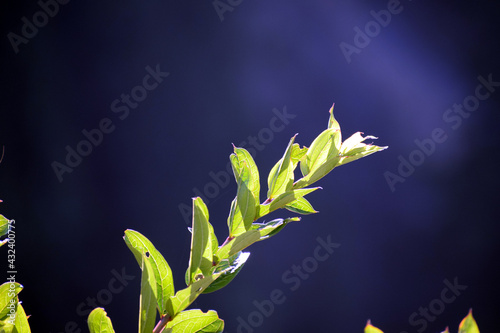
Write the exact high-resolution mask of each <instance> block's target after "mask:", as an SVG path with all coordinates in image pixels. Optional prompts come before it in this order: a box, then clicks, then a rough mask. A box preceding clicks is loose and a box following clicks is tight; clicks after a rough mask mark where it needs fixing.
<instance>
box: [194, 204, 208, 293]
mask: <svg viewBox="0 0 500 333" xmlns="http://www.w3.org/2000/svg"><path fill="white" fill-rule="evenodd" d="M208 218H209V216H208V209H207V206H206V205H205V203H204V202H203V200H202V199H201V198H200V197H197V198H194V199H193V230H192V233H191V254H190V258H189V284H191V283H192V282H193V280H195V277H196V276H197V275H199V274H202V275H208V274H209V273H210V270H211V268H212V261H213V253H212V239H213V237H212V236H211V235H210V232H211V231H212V232H213V228H210V226H209V225H210V223H209V222H208Z"/></svg>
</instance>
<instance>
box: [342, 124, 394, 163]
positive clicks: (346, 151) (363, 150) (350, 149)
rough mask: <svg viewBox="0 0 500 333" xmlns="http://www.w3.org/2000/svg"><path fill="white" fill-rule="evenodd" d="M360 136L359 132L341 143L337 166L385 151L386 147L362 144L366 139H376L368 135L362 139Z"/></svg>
mask: <svg viewBox="0 0 500 333" xmlns="http://www.w3.org/2000/svg"><path fill="white" fill-rule="evenodd" d="M361 134H362V133H361V132H356V133H354V134H353V135H351V136H350V137H349V138H348V139H346V140H345V141H344V142H342V146H341V147H340V156H341V157H342V158H341V159H340V161H339V162H338V164H337V166H340V165H344V164H347V163H349V162H352V161H355V160H357V159H360V158H362V157H365V156H368V155H371V154H373V153H376V152H378V151H381V150H384V149H387V147H379V146H376V145H371V144H365V143H363V141H365V140H367V139H377V138H376V137H374V136H370V135H369V136H366V137H363V136H362V135H361Z"/></svg>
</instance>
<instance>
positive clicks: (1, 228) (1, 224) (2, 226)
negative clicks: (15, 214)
mask: <svg viewBox="0 0 500 333" xmlns="http://www.w3.org/2000/svg"><path fill="white" fill-rule="evenodd" d="M8 232H9V220H7V219H6V218H5V216H3V215H0V237H2V236H4V235H7V233H8Z"/></svg>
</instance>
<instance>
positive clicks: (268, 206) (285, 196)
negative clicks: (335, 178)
mask: <svg viewBox="0 0 500 333" xmlns="http://www.w3.org/2000/svg"><path fill="white" fill-rule="evenodd" d="M319 188H321V187H313V188H303V189H296V190H291V191H288V192H285V193H282V194H280V195H279V196H278V197H276V198H275V199H274V200H273V201H271V202H269V203H265V204H262V205H260V208H259V214H258V215H257V216H256V217H255V220H257V219H258V218H261V217H262V216H265V215H267V214H269V213H271V212H273V211H275V210H276V209H279V208H284V207H285V206H286V205H288V204H289V203H291V202H293V201H294V200H296V199H298V198H301V197H303V196H305V195H307V194H309V193H311V192H313V191H316V190H317V189H319Z"/></svg>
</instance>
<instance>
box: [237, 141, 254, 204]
mask: <svg viewBox="0 0 500 333" xmlns="http://www.w3.org/2000/svg"><path fill="white" fill-rule="evenodd" d="M234 154H235V155H236V157H237V160H238V163H239V166H240V168H242V167H243V166H246V167H248V169H249V171H250V177H249V181H248V184H247V187H248V189H249V190H250V191H251V192H252V194H253V197H254V198H255V202H256V203H259V202H260V199H259V196H260V180H259V169H258V168H257V165H256V164H255V161H254V160H253V158H252V155H250V153H249V152H248V151H247V150H246V149H243V148H236V147H235V148H234ZM236 182H238V181H236Z"/></svg>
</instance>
